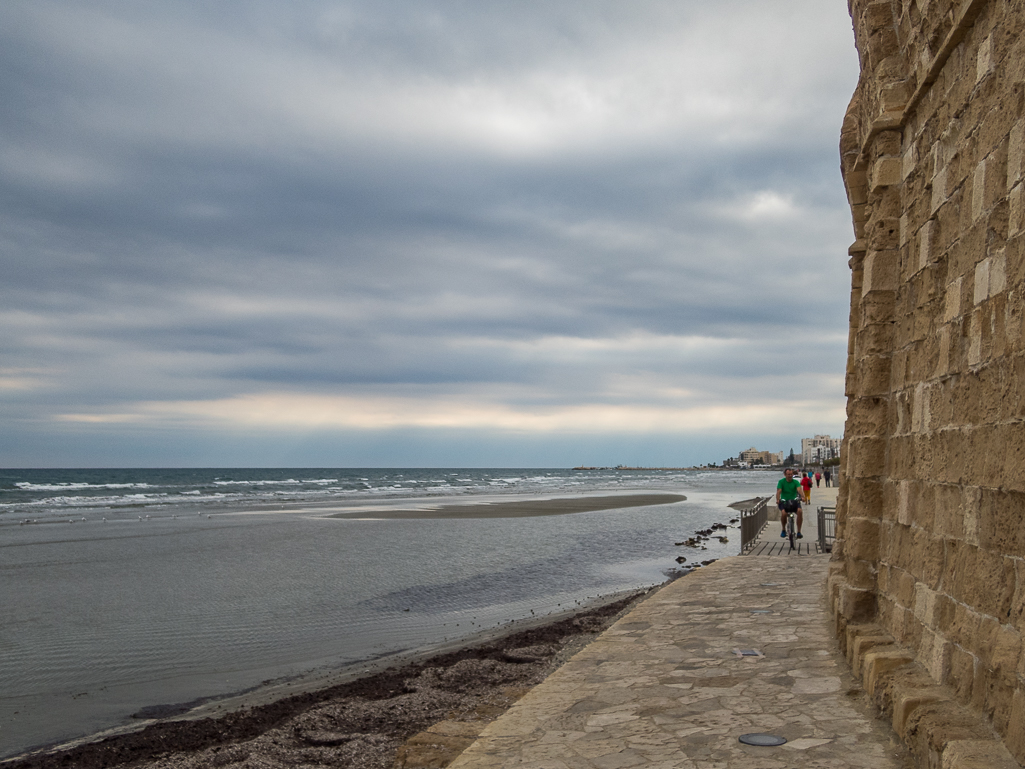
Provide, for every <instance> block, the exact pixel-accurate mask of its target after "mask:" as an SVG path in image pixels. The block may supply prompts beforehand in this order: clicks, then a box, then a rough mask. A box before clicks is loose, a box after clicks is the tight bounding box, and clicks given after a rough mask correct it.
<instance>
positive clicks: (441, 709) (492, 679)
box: [0, 592, 645, 769]
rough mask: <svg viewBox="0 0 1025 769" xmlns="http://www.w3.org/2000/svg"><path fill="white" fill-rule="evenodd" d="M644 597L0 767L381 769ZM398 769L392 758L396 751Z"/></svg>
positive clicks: (481, 716)
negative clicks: (430, 731) (410, 744)
mask: <svg viewBox="0 0 1025 769" xmlns="http://www.w3.org/2000/svg"><path fill="white" fill-rule="evenodd" d="M644 594H645V592H640V593H637V594H635V595H632V596H630V597H627V598H624V599H622V600H619V601H616V602H615V603H610V604H607V605H605V606H601V607H598V608H594V609H589V610H584V611H581V612H579V613H577V614H574V615H573V616H571V617H568V618H565V619H562V620H558V621H555V622H551V623H549V624H546V625H541V626H539V627H534V628H530V629H526V630H522V631H519V632H515V633H512V634H510V635H507V636H504V637H502V638H499V639H496V640H493V641H489V642H487V643H484V644H481V645H478V646H471V647H466V648H462V649H459V650H456V651H452V652H447V653H443V654H439V655H437V656H434V657H431V658H429V659H426V660H422V661H419V662H414V663H409V664H406V665H403V666H401V667H397V668H393V669H389V670H385V671H382V672H380V673H376V674H373V675H370V676H367V677H365V678H360V679H357V680H354V681H350V682H348V683H344V684H341V685H338V686H334V687H331V688H329V689H324V690H321V691H316V692H310V693H306V694H298V695H293V696H290V697H286V698H284V699H281V700H278V701H276V702H273V703H270V704H267V705H260V706H256V707H251V708H246V709H242V710H239V711H236V712H232V713H229V714H227V715H224V716H220V717H217V718H206V719H202V720H167V721H161V722H159V723H155V724H152V725H150V726H147V727H145V728H144V729H141V730H140V731H138V732H134V733H130V734H123V735H119V736H116V737H110V738H107V739H104V740H102V741H98V742H91V743H86V744H82V745H78V746H76V747H74V748H71V749H68V750H64V751H60V752H52V753H42V754H38V755H34V756H30V757H27V758H23V759H18V760H14V761H8V762H3V763H2V764H0V767H2V769H67V768H68V767H74V769H114V768H119V769H120V768H124V769H206V768H207V767H226V768H227V769H277V768H278V767H282V768H283V767H295V766H302V767H310V768H312V767H329V766H330V767H347V768H349V769H391V768H392V767H393V766H404V765H408V766H412V765H413V764H405V762H404V760H403V756H404V751H405V750H407V748H405V747H403V745H404V743H405V742H406V741H407V740H409V739H410V738H411V737H413V736H414V735H417V734H418V733H421V732H423V731H424V730H425V729H427V728H428V727H431V726H433V725H435V724H437V723H438V722H452V723H454V724H455V725H456V726H457V727H458V726H459V725H460V724H463V725H466V726H467V727H468V731H470V732H474V731H479V729H478V728H477V727H482V726H483V725H484V724H486V723H488V722H490V721H492V720H494V719H495V718H497V717H498V716H499V715H500V714H501V713H502V712H504V711H505V710H506V709H507V708H508V707H509V706H511V705H512V704H513V703H514V702H515V701H516V699H518V698H519V697H520V696H522V695H523V694H525V693H526V691H528V690H529V688H530V687H532V686H534V685H536V684H538V683H540V682H541V681H542V680H544V678H546V677H547V676H548V675H549V674H550V673H551V672H552V671H553V670H554V669H555V668H557V667H558V666H559V665H561V664H562V663H563V662H565V661H566V660H567V659H569V657H571V656H572V655H573V654H575V653H576V652H577V651H578V650H579V649H580V648H582V647H583V646H584V645H586V644H587V642H589V641H590V640H591V639H593V638H594V637H595V636H596V635H597V634H598V633H600V632H602V631H603V630H604V629H605V628H607V627H608V626H610V625H611V624H612V623H613V622H614V621H615V620H616V618H617V617H619V616H620V615H621V614H622V613H624V612H625V611H626V610H627V609H628V608H629V607H630V606H631V605H632V604H633V603H634V602H635V601H636V600H638V599H639V598H640V597H641V596H642V595H644ZM397 754H398V756H399V761H398V762H396V755H397Z"/></svg>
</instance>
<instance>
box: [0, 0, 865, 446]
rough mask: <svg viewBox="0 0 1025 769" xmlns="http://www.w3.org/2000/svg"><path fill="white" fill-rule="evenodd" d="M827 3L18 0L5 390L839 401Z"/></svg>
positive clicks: (19, 415) (109, 412) (8, 50)
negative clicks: (797, 346) (72, 0)
mask: <svg viewBox="0 0 1025 769" xmlns="http://www.w3.org/2000/svg"><path fill="white" fill-rule="evenodd" d="M838 5H840V6H842V3H838ZM843 11H844V9H843V8H839V9H832V8H830V9H824V8H823V4H822V3H821V2H819V0H791V1H790V2H780V3H775V4H772V7H771V8H767V7H766V4H764V3H759V2H755V1H754V0H747V1H744V0H731V2H724V3H718V4H715V6H714V7H709V6H708V4H705V3H697V2H693V3H692V2H683V3H680V2H668V1H667V2H653V1H652V2H638V3H630V4H624V3H621V2H611V1H610V2H589V3H573V2H555V3H552V2H545V3H541V2H538V3H527V4H526V5H525V6H524V5H523V4H515V5H510V4H501V3H479V2H474V3H469V2H467V3H460V2H423V3H409V2H375V3H358V2H350V3H342V4H328V3H320V2H293V3H288V4H285V3H280V2H274V3H270V2H268V3H247V4H235V3H218V4H215V5H212V6H211V5H209V4H200V3H197V4H184V3H183V4H175V5H173V6H167V5H166V4H161V3H144V2H143V3H131V4H125V3H115V2H99V1H93V2H83V3H76V4H74V5H71V6H69V5H68V4H65V3H50V2H46V1H45V0H39V1H37V2H31V3H29V2H12V3H7V4H5V5H4V6H3V7H2V8H0V93H2V94H3V95H4V98H3V99H0V125H2V128H3V130H2V132H0V249H2V250H0V260H2V265H3V269H4V276H5V278H4V281H3V282H2V284H0V303H2V306H0V323H2V324H3V327H4V329H5V334H4V335H3V339H2V340H0V353H2V359H3V363H2V365H0V409H2V411H0V413H2V414H4V415H5V416H4V419H5V420H11V421H12V422H17V423H18V424H21V425H26V424H30V423H32V424H37V425H42V424H44V423H49V422H51V421H52V420H54V419H58V420H67V419H68V418H74V419H80V420H82V419H85V420H89V419H95V420H100V421H102V420H104V419H108V418H109V419H114V420H117V419H126V420H140V419H141V420H143V421H145V420H148V419H151V418H156V417H152V412H150V411H146V409H147V408H150V409H157V410H158V411H159V413H160V414H161V415H164V414H166V413H170V411H174V409H173V408H171V407H170V406H167V407H165V406H161V405H160V404H188V403H200V402H202V403H206V402H215V401H216V402H222V401H224V402H232V403H234V402H235V401H234V400H233V399H238V398H242V397H248V396H251V395H252V396H256V395H260V394H261V393H276V394H277V395H276V396H275V397H281V398H283V399H284V400H283V401H282V403H285V404H291V405H289V406H288V407H289V408H292V407H295V408H297V409H298V407H297V406H295V404H296V402H297V401H295V400H294V399H297V398H301V397H303V396H318V397H319V396H325V397H335V396H337V397H341V398H347V399H350V400H346V401H345V402H346V403H350V402H352V403H356V402H362V401H359V399H368V398H377V397H392V398H398V399H406V400H409V399H412V400H416V399H420V400H421V401H422V402H424V403H425V404H432V403H445V402H448V401H447V400H446V399H456V400H458V401H460V402H467V403H476V404H479V405H480V412H481V413H482V414H483V413H484V412H486V411H487V410H488V409H489V408H492V409H497V410H498V411H501V410H502V409H506V408H514V409H521V410H524V413H528V412H530V410H531V409H532V408H537V409H543V408H555V407H558V406H559V405H560V404H561V405H562V406H566V407H569V406H574V405H577V404H590V405H594V406H601V404H615V405H623V404H630V403H633V404H634V405H635V406H637V407H638V408H641V407H643V408H645V409H647V408H655V407H658V408H668V409H676V410H677V411H680V410H681V409H682V410H683V411H680V413H683V412H686V411H687V409H692V408H702V407H707V406H708V405H709V404H714V403H716V402H717V399H719V402H724V401H725V400H730V401H732V402H742V403H752V404H755V403H757V404H761V407H763V408H764V410H765V412H766V413H768V412H769V411H771V410H772V408H773V407H772V405H771V404H772V403H774V402H784V401H786V400H788V399H794V398H796V399H797V400H801V401H805V402H809V403H815V404H818V405H819V406H821V405H822V404H838V405H836V406H835V407H834V406H830V408H832V409H833V411H834V412H836V413H839V411H840V410H842V402H841V400H840V398H841V396H842V382H841V380H842V367H843V358H844V346H845V338H846V330H845V319H846V308H845V306H844V304H845V301H846V295H847V287H848V286H847V284H848V276H847V271H846V266H845V263H844V256H843V254H844V252H845V250H846V245H847V242H848V241H849V239H850V225H849V217H848V214H847V211H846V206H845V203H844V200H843V192H842V187H841V186H840V182H839V176H838V173H837V170H836V168H837V157H836V150H835V146H836V135H837V132H838V128H839V121H840V118H841V116H842V110H843V106H844V102H845V100H846V97H847V94H848V93H849V92H850V90H851V88H852V86H853V82H852V81H853V76H854V74H855V72H854V70H855V62H854V59H853V53H852V51H853V49H852V46H851V45H850V44H849V42H848V37H849V29H848V25H847V24H845V22H844V16H843ZM784 38H785V39H784ZM808 329H813V331H808ZM802 337H803V339H802V346H803V347H804V354H803V355H800V356H797V355H794V354H793V353H792V349H793V348H792V342H793V340H794V339H796V338H802ZM795 362H799V363H798V365H800V366H801V367H802V369H801V370H802V371H806V372H807V376H801V377H799V378H796V380H795V377H794V376H793V374H794V373H795V372H794V370H793V366H794V364H795ZM788 373H789V374H791V376H790V377H789V381H788V377H787V374H788ZM797 373H800V372H797ZM439 399H440V400H439ZM406 400H403V401H402V402H403V403H405V402H406ZM396 402H398V401H396ZM146 404H150V405H146ZM154 404H155V405H154ZM175 408H178V407H175ZM368 408H369V407H368ZM404 408H406V407H405V406H402V407H401V408H400V407H399V406H396V409H398V411H397V412H396V413H398V412H400V411H401V412H402V413H403V414H405V413H406V412H405V411H403V409H404ZM439 408H440V407H439ZM168 409H170V411H168ZM196 409H199V412H202V414H203V415H204V417H203V418H209V417H210V414H211V413H214V412H210V411H208V410H206V407H205V406H203V407H202V408H200V406H196V407H195V408H193V407H191V406H181V409H180V411H181V413H184V414H194V413H199V412H196ZM371 410H372V409H371ZM299 411H302V409H298V411H297V414H298V412H299ZM229 412H231V409H230V408H228V409H227V411H225V413H229ZM175 413H178V412H175ZM231 413H233V412H231ZM497 413H498V412H497V411H496V414H497ZM687 413H689V412H687ZM781 413H782V412H781ZM69 415H70V417H69ZM160 418H161V419H163V418H164V417H163V416H161V417H160ZM190 418H192V417H190ZM403 418H404V417H403ZM296 419H297V424H300V423H302V419H303V417H301V416H297V417H296ZM339 419H342V418H341V417H339ZM397 419H398V421H399V422H401V421H402V419H401V418H398V417H397ZM766 419H767V420H768V421H770V422H771V421H772V420H771V419H769V418H768V417H766ZM474 420H476V421H474ZM496 420H497V421H496V423H495V429H507V428H508V420H507V419H506V417H503V416H501V415H499V416H496ZM503 420H505V421H503ZM342 422H344V419H342ZM134 423H135V422H133V424H134ZM471 423H472V424H471ZM486 423H487V418H486V416H474V417H473V419H472V420H471V422H470V423H468V424H471V426H472V427H473V428H474V429H478V430H483V431H484V432H483V433H479V434H480V435H483V434H486V432H487V425H486ZM559 424H562V423H561V422H559ZM342 427H344V425H342ZM279 428H281V425H280V424H277V423H275V429H279ZM25 429H26V430H31V429H32V428H31V427H27V428H25ZM40 429H42V428H40ZM50 429H51V428H49V427H48V428H47V430H50ZM194 429H197V430H199V431H200V432H202V430H201V428H194ZM297 429H302V428H301V427H299V428H297ZM340 429H341V428H340ZM537 429H541V428H540V427H539V428H537ZM610 429H611V428H610ZM833 429H834V430H835V429H836V427H833ZM684 432H685V431H684ZM681 434H682V433H681ZM16 456H17V455H16V452H15V453H14V454H11V453H10V452H7V453H5V454H4V457H9V458H10V461H17V459H16Z"/></svg>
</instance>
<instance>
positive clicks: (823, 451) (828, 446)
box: [801, 435, 843, 465]
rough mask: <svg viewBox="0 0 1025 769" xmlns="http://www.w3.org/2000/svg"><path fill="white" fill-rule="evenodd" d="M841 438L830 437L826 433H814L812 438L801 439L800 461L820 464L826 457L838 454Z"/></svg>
mask: <svg viewBox="0 0 1025 769" xmlns="http://www.w3.org/2000/svg"><path fill="white" fill-rule="evenodd" d="M842 442H843V438H830V437H829V436H828V435H816V436H815V437H814V438H802V439H801V463H802V464H805V465H820V464H822V463H823V462H825V461H826V460H827V459H834V458H835V457H838V456H840V444H841V443H842Z"/></svg>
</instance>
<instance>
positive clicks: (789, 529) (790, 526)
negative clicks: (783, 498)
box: [787, 513, 796, 550]
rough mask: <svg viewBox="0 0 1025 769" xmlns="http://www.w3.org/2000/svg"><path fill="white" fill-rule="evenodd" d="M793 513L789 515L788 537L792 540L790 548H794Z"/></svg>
mask: <svg viewBox="0 0 1025 769" xmlns="http://www.w3.org/2000/svg"><path fill="white" fill-rule="evenodd" d="M795 517H796V516H795V515H794V514H793V513H790V515H788V516H787V539H789V540H790V549H791V550H793V549H794V518H795Z"/></svg>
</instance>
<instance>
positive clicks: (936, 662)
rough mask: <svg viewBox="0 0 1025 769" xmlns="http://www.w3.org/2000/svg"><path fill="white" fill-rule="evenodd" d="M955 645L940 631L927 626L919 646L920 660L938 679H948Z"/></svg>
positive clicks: (930, 673)
mask: <svg viewBox="0 0 1025 769" xmlns="http://www.w3.org/2000/svg"><path fill="white" fill-rule="evenodd" d="M953 649H954V645H953V644H952V643H950V641H948V640H947V639H946V638H944V637H943V636H942V635H941V634H940V633H937V632H936V631H934V630H932V629H931V628H929V627H925V628H924V630H923V631H922V640H921V642H920V643H919V646H918V657H917V659H918V661H919V662H920V663H922V665H923V666H924V667H925V669H926V670H928V671H929V675H930V676H932V677H933V679H934V680H936V681H941V682H942V681H946V680H947V677H948V676H949V675H950V658H951V653H952V652H953Z"/></svg>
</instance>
